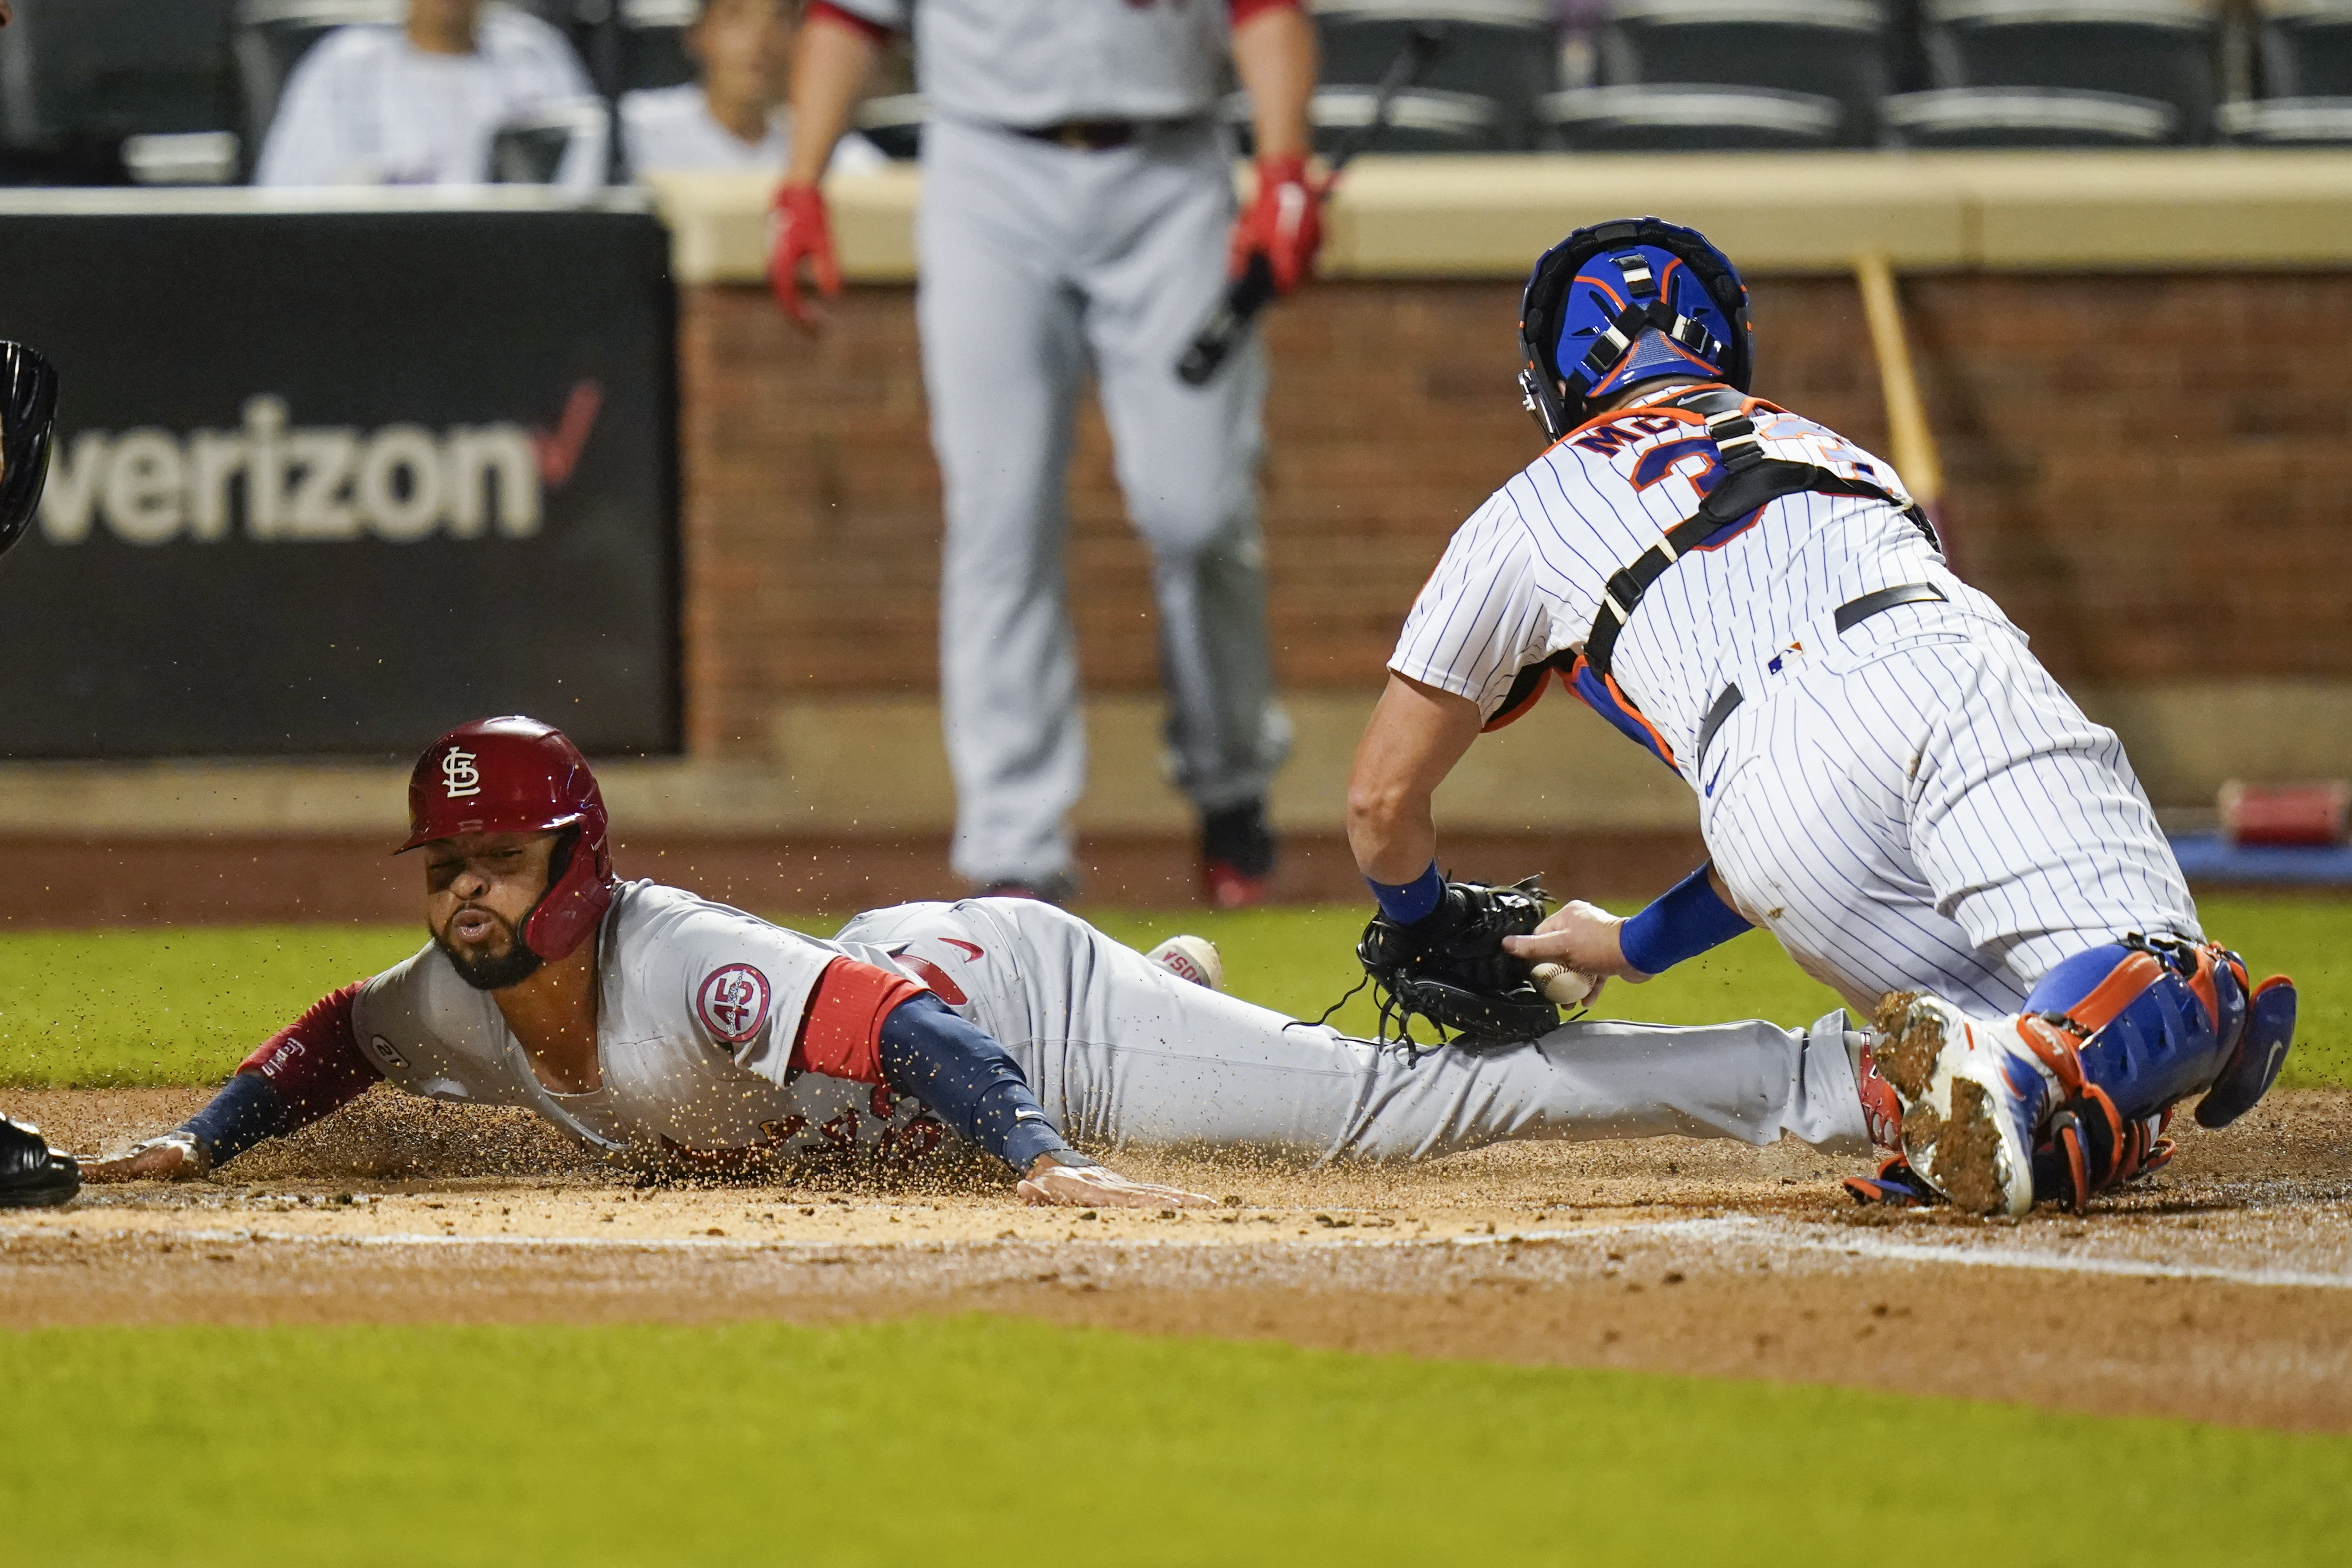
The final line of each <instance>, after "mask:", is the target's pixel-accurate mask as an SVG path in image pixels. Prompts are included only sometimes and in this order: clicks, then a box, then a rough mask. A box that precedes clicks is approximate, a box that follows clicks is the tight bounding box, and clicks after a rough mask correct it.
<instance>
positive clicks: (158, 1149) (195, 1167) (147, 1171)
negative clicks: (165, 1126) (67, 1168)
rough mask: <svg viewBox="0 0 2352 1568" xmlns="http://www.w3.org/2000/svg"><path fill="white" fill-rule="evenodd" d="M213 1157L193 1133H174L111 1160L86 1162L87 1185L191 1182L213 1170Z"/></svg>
mask: <svg viewBox="0 0 2352 1568" xmlns="http://www.w3.org/2000/svg"><path fill="white" fill-rule="evenodd" d="M212 1166H213V1162H212V1160H211V1157H210V1156H208V1155H206V1154H205V1146H204V1145H203V1144H201V1143H199V1142H197V1141H196V1135H195V1134H194V1133H184V1132H179V1131H176V1130H175V1131H173V1132H169V1133H166V1134H163V1136H162V1137H160V1138H149V1139H148V1140H146V1141H145V1142H144V1143H140V1144H133V1145H131V1152H130V1153H128V1154H123V1155H116V1156H115V1157H114V1158H112V1159H110V1160H84V1161H83V1162H82V1166H81V1179H82V1180H83V1181H84V1182H115V1181H190V1180H193V1179H194V1178H195V1177H197V1176H202V1175H204V1174H205V1172H206V1171H208V1170H210V1169H212Z"/></svg>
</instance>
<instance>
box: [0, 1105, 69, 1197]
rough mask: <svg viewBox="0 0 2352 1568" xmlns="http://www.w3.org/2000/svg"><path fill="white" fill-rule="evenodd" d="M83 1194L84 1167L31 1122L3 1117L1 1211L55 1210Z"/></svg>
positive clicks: (0, 1134)
mask: <svg viewBox="0 0 2352 1568" xmlns="http://www.w3.org/2000/svg"><path fill="white" fill-rule="evenodd" d="M79 1191H81V1166H79V1165H78V1164H76V1163H75V1161H74V1157H73V1156H72V1155H64V1154H59V1153H58V1151H57V1150H55V1149H53V1148H51V1147H49V1143H48V1140H47V1138H44V1137H42V1136H41V1130H40V1129H39V1128H38V1127H36V1126H34V1125H33V1124H31V1123H29V1122H16V1121H11V1120H9V1119H8V1118H7V1117H5V1116H0V1208H54V1207H57V1206H58V1204H61V1203H69V1202H71V1201H72V1199H73V1197H74V1195H75V1194H76V1193H78V1192H79Z"/></svg>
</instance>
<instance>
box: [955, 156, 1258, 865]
mask: <svg viewBox="0 0 2352 1568" xmlns="http://www.w3.org/2000/svg"><path fill="white" fill-rule="evenodd" d="M1231 158H1232V150H1231V148H1230V146H1229V144H1228V142H1227V140H1226V138H1225V136H1224V134H1223V131H1221V130H1220V129H1218V128H1217V127H1216V126H1214V125H1213V124H1211V123H1208V122H1205V121H1203V122H1199V123H1194V124H1186V125H1181V126H1176V127H1171V128H1165V129H1161V130H1158V131H1151V132H1149V133H1147V134H1144V135H1142V136H1140V137H1139V139H1138V140H1137V141H1134V142H1133V143H1131V144H1130V145H1129V146H1126V147H1122V148H1118V149H1113V150H1110V151H1107V152H1087V151H1085V150H1083V149H1077V148H1069V147H1063V146H1060V145H1057V144H1055V143H1052V142H1047V141H1038V140H1036V139H1034V138H1031V137H1025V136H1022V135H1020V134H1018V133H1016V132H1013V131H1007V130H1004V129H1003V128H1000V127H993V126H984V125H977V124H972V123H970V122H965V121H959V120H943V119H942V120H932V121H930V123H929V125H928V126H927V127H926V128H925V131H924V145H923V205H922V211H921V214H920V217H919V221H918V224H917V228H916V236H917V239H916V243H917V246H918V250H919V259H920V265H921V278H922V281H921V287H920V291H919V296H918V299H917V310H918V316H919V325H920V328H921V331H922V343H923V383H924V388H925V390H926V392H928V394H929V399H930V405H931V444H932V446H933V448H934V449H935V450H936V451H937V453H938V455H939V462H940V471H941V473H942V475H943V476H944V477H945V480H946V486H947V545H946V552H945V560H944V562H943V564H942V571H941V582H940V701H941V705H942V707H943V709H944V713H945V718H946V728H947V746H948V759H949V763H950V767H951V768H952V770H953V772H954V776H955V785H956V799H957V811H956V835H955V846H954V864H955V869H956V871H957V872H958V873H959V874H961V875H962V876H964V877H966V878H968V879H969V880H971V881H972V882H974V883H983V884H984V883H992V882H997V881H1005V880H1011V881H1021V882H1027V883H1041V882H1044V881H1046V880H1049V879H1051V878H1054V877H1057V876H1060V875H1062V874H1064V873H1067V872H1068V871H1069V869H1070V841H1069V831H1068V826H1067V818H1068V816H1069V813H1070V810H1071V809H1072V808H1073V807H1074V806H1076V803H1077V800H1078V796H1079V793H1080V791H1081V789H1083V787H1084V784H1085V779H1086V739H1085V735H1084V732H1083V727H1082V724H1081V721H1080V718H1079V714H1078V690H1077V665H1076V658H1075V657H1074V651H1073V646H1072V637H1071V622H1070V611H1069V606H1068V602H1067V600H1068V582H1067V578H1066V571H1065V567H1064V549H1063V546H1064V537H1065V535H1066V532H1067V517H1066V507H1065V504H1064V495H1065V489H1066V481H1067V474H1066V470H1067V468H1068V465H1069V457H1070V444H1071V431H1072V421H1073V419H1074V418H1075V415H1076V402H1077V395H1078V392H1079V389H1080V386H1081V384H1082V382H1084V381H1085V379H1086V378H1087V375H1088V374H1089V373H1091V374H1092V375H1093V376H1094V378H1095V380H1096V382H1097V387H1098V389H1099V391H1100V394H1101V398H1102V406H1103V413H1104V416H1105V418H1106V420H1107V421H1108V424H1109V426H1110V434H1111V440H1112V444H1113V446H1114V448H1115V451H1116V458H1117V469H1118V482H1119V487H1120V490H1121V491H1122V492H1123V493H1124V495H1125V496H1126V498H1127V505H1128V511H1129V515H1130V517H1132V519H1133V521H1134V524H1135V527H1136V528H1137V529H1138V531H1139V532H1140V533H1141V534H1142V535H1143V538H1144V541H1145V543H1146V544H1147V545H1148V546H1149V547H1150V551H1151V573H1152V593H1153V598H1154V601H1155V602H1156V604H1157V606H1158V612H1159V634H1160V676H1161V681H1162V684H1163V685H1164V686H1165V688H1166V693H1167V703H1168V708H1167V723H1166V737H1167V742H1168V751H1169V756H1170V761H1171V773H1172V775H1173V779H1174V782H1175V783H1176V785H1177V787H1178V788H1179V789H1181V790H1182V791H1183V792H1184V793H1185V795H1186V796H1187V797H1189V798H1190V799H1191V800H1192V802H1193V804H1194V805H1195V806H1197V807H1199V808H1200V809H1201V810H1216V809H1218V808H1221V807H1224V806H1231V805H1234V804H1238V803H1240V802H1242V801H1244V800H1251V799H1254V798H1256V797H1260V796H1263V795H1264V794H1265V789H1266V786H1267V783H1268V781H1269V780H1270V779H1271V778H1272V777H1273V774H1274V770H1275V769H1276V767H1278V766H1279V765H1280V764H1281V762H1282V759H1283V758H1284V756H1285V755H1286V752H1287V750H1288V747H1289V732H1288V726H1287V724H1286V720H1285V719H1284V717H1283V716H1282V713H1281V710H1280V709H1278V708H1277V707H1276V706H1275V705H1274V701H1273V676H1272V671H1271V668H1270V663H1269V656H1268V653H1267V646H1266V632H1265V565H1264V553H1265V552H1264V549H1263V547H1262V545H1261V544H1260V542H1259V537H1258V528H1257V509H1256V502H1255V495H1254V492H1253V480H1254V476H1255V467H1256V464H1257V458H1258V452H1259V446H1260V439H1261V438H1260V432H1259V425H1258V411H1259V407H1260V405H1261V404H1262V403H1263V402H1264V401H1265V360H1264V357H1263V355H1262V354H1261V353H1260V351H1259V350H1258V346H1257V344H1256V342H1255V340H1252V341H1251V342H1249V343H1247V344H1245V345H1244V346H1243V347H1242V348H1241V349H1240V350H1238V351H1237V352H1236V353H1235V354H1234V356H1233V358H1232V360H1231V361H1228V362H1227V364H1226V365H1225V367H1224V369H1223V371H1221V372H1220V373H1219V374H1218V375H1217V376H1216V377H1215V378H1214V379H1213V381H1212V382H1210V383H1209V384H1208V385H1207V386H1205V387H1190V386H1186V385H1185V384H1183V383H1182V382H1180V381H1179V380H1178V379H1177V378H1176V375H1175V371H1174V367H1175V363H1176V360H1177V357H1178V355H1179V354H1180V353H1181V351H1182V350H1183V348H1184V346H1185V344H1186V343H1187V342H1188V341H1189V340H1190V337H1191V334H1192V330H1193V329H1195V328H1196V327H1197V326H1198V325H1199V323H1200V320H1201V319H1202V316H1203V315H1205V314H1206V313H1207V312H1208V310H1209V309H1210V308H1212V306H1213V304H1214V303H1215V301H1216V298H1217V297H1218V295H1219V293H1220V292H1221V290H1222V289H1223V286H1224V276H1225V267H1224V263H1225V245H1226V235H1227V232H1228V229H1229V226H1230V225H1231V223H1232V220H1233V214H1234V201H1233V187H1232V174H1231V168H1232V164H1231Z"/></svg>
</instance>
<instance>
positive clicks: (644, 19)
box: [620, 0, 702, 92]
mask: <svg viewBox="0 0 2352 1568" xmlns="http://www.w3.org/2000/svg"><path fill="white" fill-rule="evenodd" d="M701 9H702V6H701V5H700V0H621V14H620V22H621V26H620V46H621V48H620V54H621V58H620V90H621V91H622V92H635V91H636V90H637V89H639V88H647V87H677V86H678V85H679V84H680V83H682V82H690V81H692V80H693V79H694V78H695V75H696V72H695V68H694V62H693V61H692V60H691V59H689V58H688V57H687V53H686V34H687V29H688V28H689V27H691V26H694V19H695V17H696V16H698V15H699V14H700V12H701Z"/></svg>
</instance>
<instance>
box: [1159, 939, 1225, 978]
mask: <svg viewBox="0 0 2352 1568" xmlns="http://www.w3.org/2000/svg"><path fill="white" fill-rule="evenodd" d="M1144 956H1145V957H1147V958H1149V959H1150V960H1151V961H1152V962H1153V963H1155V964H1157V965H1159V966H1160V967H1161V968H1163V969H1165V970H1167V971H1168V972H1169V973H1170V974H1171V975H1173V976H1175V977H1177V978H1178V979H1180V980H1190V981H1192V983H1193V984H1194V985H1196V986H1205V987H1207V988H1209V989H1210V990H1213V991H1222V990H1223V989H1224V988H1225V961H1224V959H1223V957H1221V956H1219V955H1218V953H1217V945H1216V944H1215V943H1214V942H1212V941H1210V940H1209V939H1208V938H1207V937H1205V936H1171V937H1170V938H1168V940H1167V941H1165V942H1162V943H1161V944H1160V946H1157V947H1154V948H1153V949H1152V950H1151V951H1150V952H1149V953H1146V954H1145V955H1144Z"/></svg>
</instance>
